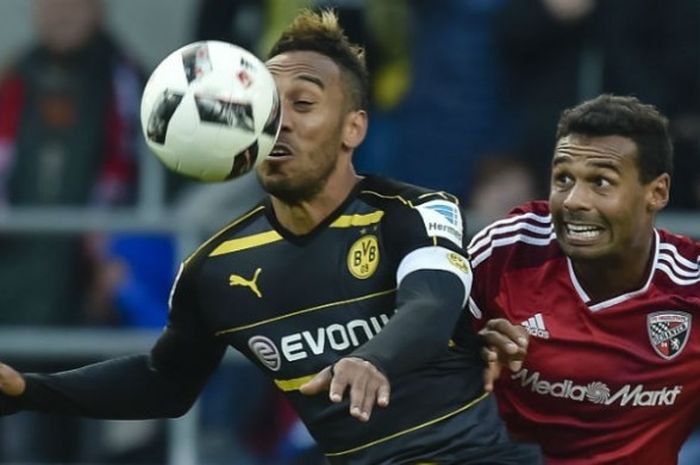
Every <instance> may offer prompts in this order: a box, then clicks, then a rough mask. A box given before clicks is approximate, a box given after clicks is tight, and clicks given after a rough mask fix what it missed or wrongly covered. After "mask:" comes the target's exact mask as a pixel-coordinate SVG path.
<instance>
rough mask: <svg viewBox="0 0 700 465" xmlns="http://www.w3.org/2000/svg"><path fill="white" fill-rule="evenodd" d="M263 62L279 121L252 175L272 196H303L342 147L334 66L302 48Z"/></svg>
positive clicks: (318, 184)
mask: <svg viewBox="0 0 700 465" xmlns="http://www.w3.org/2000/svg"><path fill="white" fill-rule="evenodd" d="M267 67H268V69H269V70H270V72H271V73H272V76H273V77H274V79H275V83H276V84H277V90H278V92H279V95H280V102H281V105H282V127H281V129H280V134H279V139H278V141H277V144H276V145H275V149H274V150H273V152H272V154H271V156H269V157H268V158H267V159H266V160H265V161H264V162H263V163H261V164H260V166H259V167H258V178H259V179H260V181H261V183H262V185H263V187H264V188H265V190H266V191H267V192H269V193H270V194H272V195H274V196H275V197H278V198H280V199H282V200H285V201H289V202H298V201H302V200H308V199H310V198H312V197H313V196H314V195H315V194H317V193H318V192H320V191H321V190H322V189H323V188H324V186H325V185H326V182H327V181H328V178H329V177H330V176H331V174H332V173H333V171H334V170H335V169H336V168H337V165H338V159H339V153H340V152H341V150H342V130H343V124H344V115H345V114H346V113H347V112H346V111H345V109H344V108H345V102H344V98H343V85H342V79H341V72H340V68H339V67H338V65H336V64H335V62H333V60H331V59H330V58H328V57H326V56H324V55H321V54H319V53H316V52H308V51H295V52H287V53H283V54H280V55H277V56H275V57H273V58H271V59H270V60H269V61H268V62H267ZM348 159H349V158H348Z"/></svg>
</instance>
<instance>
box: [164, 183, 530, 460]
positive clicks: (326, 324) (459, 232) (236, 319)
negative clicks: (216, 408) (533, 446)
mask: <svg viewBox="0 0 700 465" xmlns="http://www.w3.org/2000/svg"><path fill="white" fill-rule="evenodd" d="M462 236H463V223H462V217H461V214H460V211H459V207H458V205H457V204H456V202H455V200H454V198H453V197H451V196H450V195H447V194H445V193H440V192H428V191H424V190H420V189H418V188H416V187H414V186H409V185H406V184H400V183H396V182H393V181H387V180H383V179H380V178H373V177H368V178H364V179H363V180H362V181H361V182H359V183H358V185H357V186H356V188H355V189H354V191H353V192H352V194H351V195H350V196H349V198H348V199H347V200H346V201H345V202H344V203H343V204H342V205H341V206H340V207H339V208H338V209H337V210H336V211H335V212H334V213H333V214H332V215H330V216H329V217H328V218H327V219H326V220H325V221H324V222H323V223H322V224H320V225H319V226H318V227H317V228H315V229H314V230H313V231H312V232H310V233H309V234H306V235H303V236H296V235H293V234H291V233H290V232H288V231H287V230H285V229H284V228H283V227H282V226H281V225H280V224H279V223H278V222H277V220H276V218H275V216H274V214H273V212H272V207H271V204H270V203H269V200H267V201H264V202H263V203H261V204H260V205H258V206H257V207H255V208H253V209H252V210H251V211H249V212H248V213H247V214H245V215H243V216H242V217H240V218H239V219H238V220H236V221H234V222H233V223H232V224H230V225H229V226H227V227H226V228H224V229H223V230H222V231H220V232H219V233H217V234H216V235H215V236H214V237H212V238H211V239H210V240H208V241H207V242H205V243H204V245H202V246H201V247H200V248H199V249H198V250H197V251H196V252H195V253H194V254H193V255H192V256H191V257H190V258H188V259H187V260H186V261H185V262H184V264H183V267H182V268H181V271H180V273H179V275H178V279H177V280H176V284H175V286H174V289H173V295H172V298H171V316H170V323H169V324H170V326H171V328H172V329H174V330H176V331H178V332H179V333H184V334H187V335H188V336H187V337H188V338H191V339H193V340H194V339H203V338H204V339H208V340H209V341H210V342H209V343H208V344H217V345H218V344H222V345H226V346H233V347H235V348H236V349H237V350H239V351H240V352H241V353H243V354H244V355H245V356H246V357H247V358H249V359H250V360H251V361H253V363H255V364H256V365H258V366H259V367H260V369H262V370H263V371H264V372H265V373H266V374H267V376H269V377H270V378H271V379H272V380H273V381H274V383H275V384H276V385H277V387H278V388H279V389H281V390H282V391H284V393H285V394H286V395H287V397H288V398H289V400H290V401H291V403H292V404H293V405H294V406H295V407H296V410H297V412H298V413H299V415H300V416H301V418H302V420H303V421H304V423H305V424H306V425H307V427H308V428H309V431H310V432H311V434H312V436H313V437H314V438H315V439H316V441H317V442H318V443H319V445H320V447H321V449H322V451H323V452H324V453H325V454H326V456H327V457H328V458H329V460H330V461H331V463H334V464H336V463H338V464H346V463H347V464H360V463H361V464H378V463H413V462H411V460H415V459H426V460H428V459H440V460H443V459H444V460H457V459H459V458H460V457H462V456H461V455H460V451H470V452H469V453H474V451H475V450H478V448H479V447H486V446H493V445H494V444H499V443H501V442H503V441H506V440H507V439H506V435H505V433H504V430H503V427H502V425H501V423H500V421H499V420H498V419H497V416H496V415H497V414H496V409H495V406H494V402H493V399H491V398H490V397H489V396H487V395H485V394H484V392H483V388H482V384H483V382H482V370H483V363H482V362H481V360H480V359H479V356H478V350H477V345H476V342H475V338H473V337H471V339H470V337H469V336H465V335H467V334H469V331H467V330H466V329H465V330H462V331H458V334H459V335H460V336H459V337H460V338H461V339H460V340H456V339H455V340H445V343H444V344H445V345H444V350H443V351H442V352H441V353H440V356H439V357H438V358H437V359H435V360H433V361H432V362H431V363H429V364H426V365H425V366H421V367H419V368H418V369H414V370H411V371H410V372H407V373H401V374H398V375H397V376H395V377H394V378H393V379H391V383H392V394H391V403H390V405H389V406H388V407H387V408H375V410H374V412H373V414H372V418H371V420H370V421H369V422H367V423H361V422H359V421H358V420H357V419H355V418H353V417H351V416H350V415H349V413H348V404H347V400H346V401H345V402H343V403H340V404H334V403H331V402H330V401H329V400H328V396H327V395H317V396H304V395H302V394H300V393H299V391H298V389H299V387H300V386H301V385H302V384H303V383H304V382H306V381H308V380H310V379H311V378H312V377H313V376H314V375H315V374H317V373H318V372H319V371H320V370H322V369H323V368H324V367H326V366H328V365H330V364H332V363H334V362H336V361H337V360H338V359H339V358H340V357H343V356H347V355H349V354H352V353H353V351H354V350H356V349H357V348H359V347H361V346H362V345H363V344H364V343H365V342H367V341H368V340H369V339H371V338H372V337H374V336H375V335H376V334H378V333H379V332H380V331H381V330H382V328H383V327H384V326H385V325H386V324H387V322H389V320H390V319H391V318H392V315H393V314H394V311H395V307H396V291H397V286H398V283H400V281H401V279H402V278H403V277H404V276H406V275H407V274H409V273H411V272H412V271H414V270H417V269H422V268H431V269H441V270H445V271H449V272H452V273H454V274H455V275H457V276H459V277H460V279H462V280H463V282H464V286H465V299H466V296H467V294H468V292H469V288H470V286H471V274H470V269H469V266H468V262H467V260H466V258H465V257H464V255H463V254H464V249H463V244H462ZM463 323H464V321H462V320H460V323H459V324H460V325H461V324H463ZM448 339H449V338H448ZM421 350H422V348H421V347H415V351H416V353H419V352H420V351H421ZM466 456H467V455H465V457H466ZM439 463H448V462H447V461H445V462H442V461H441V462H439ZM449 463H458V462H449ZM470 463H471V462H470ZM493 463H501V462H493ZM504 463H506V462H504ZM513 463H518V462H513Z"/></svg>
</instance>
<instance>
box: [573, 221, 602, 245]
mask: <svg viewBox="0 0 700 465" xmlns="http://www.w3.org/2000/svg"><path fill="white" fill-rule="evenodd" d="M564 229H565V231H566V235H567V237H568V238H569V239H573V240H576V241H585V242H588V241H592V240H595V239H597V238H598V237H600V236H601V235H602V234H603V232H605V230H604V229H603V228H601V227H600V226H596V225H592V224H574V223H564Z"/></svg>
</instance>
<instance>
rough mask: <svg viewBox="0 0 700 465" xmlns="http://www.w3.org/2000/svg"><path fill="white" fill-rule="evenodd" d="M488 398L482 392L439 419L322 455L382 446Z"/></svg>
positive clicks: (342, 453) (341, 453)
mask: <svg viewBox="0 0 700 465" xmlns="http://www.w3.org/2000/svg"><path fill="white" fill-rule="evenodd" d="M488 396H489V393H488V392H484V393H483V394H482V395H481V396H479V397H477V398H476V399H474V400H471V401H469V403H467V404H466V405H463V406H461V407H460V408H458V409H457V410H453V411H452V412H450V413H446V414H445V415H443V416H441V417H437V418H433V419H432V420H430V421H426V422H425V423H421V424H420V425H416V426H413V427H411V428H407V429H405V430H403V431H399V432H398V433H394V434H391V435H389V436H385V437H383V438H380V439H377V440H375V441H372V442H368V443H367V444H362V445H361V446H357V447H353V448H352V449H346V450H341V451H338V452H324V453H323V455H325V456H326V457H338V456H341V455H347V454H352V453H355V452H358V451H361V450H362V449H367V448H368V447H372V446H376V445H377V444H382V443H384V442H387V441H391V440H392V439H396V438H398V437H400V436H403V435H404V434H408V433H412V432H414V431H417V430H419V429H421V428H425V427H426V426H432V425H434V424H435V423H439V422H441V421H443V420H447V419H448V418H450V417H453V416H455V415H457V414H459V413H462V412H464V411H465V410H469V409H470V408H472V407H473V406H475V405H476V404H478V403H479V402H481V401H482V400H484V399H486V398H487V397H488Z"/></svg>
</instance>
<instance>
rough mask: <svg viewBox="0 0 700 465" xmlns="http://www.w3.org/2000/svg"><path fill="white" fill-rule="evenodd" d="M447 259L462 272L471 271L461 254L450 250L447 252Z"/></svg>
mask: <svg viewBox="0 0 700 465" xmlns="http://www.w3.org/2000/svg"><path fill="white" fill-rule="evenodd" d="M447 261H448V262H450V263H451V264H452V265H453V266H454V267H455V268H457V269H458V270H459V271H461V272H462V273H469V264H468V263H467V261H466V260H465V259H464V257H462V256H461V255H460V254H458V253H455V252H449V253H448V254H447Z"/></svg>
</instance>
